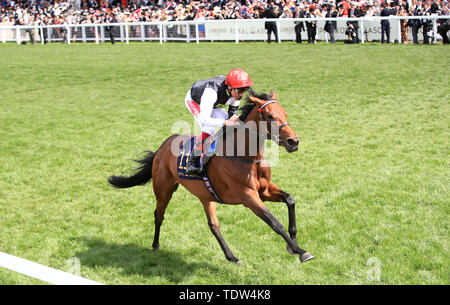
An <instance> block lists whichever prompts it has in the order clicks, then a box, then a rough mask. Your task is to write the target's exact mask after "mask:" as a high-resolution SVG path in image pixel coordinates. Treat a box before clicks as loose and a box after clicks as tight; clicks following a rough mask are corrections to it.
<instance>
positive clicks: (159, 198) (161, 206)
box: [152, 179, 178, 250]
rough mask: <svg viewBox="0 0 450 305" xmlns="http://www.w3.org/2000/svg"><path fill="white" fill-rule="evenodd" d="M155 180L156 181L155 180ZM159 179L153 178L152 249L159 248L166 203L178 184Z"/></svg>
mask: <svg viewBox="0 0 450 305" xmlns="http://www.w3.org/2000/svg"><path fill="white" fill-rule="evenodd" d="M155 180H157V181H155ZM158 180H160V179H154V180H153V191H154V193H155V196H156V209H155V236H154V238H153V245H152V247H153V249H154V250H158V249H159V233H160V229H161V225H162V223H163V220H164V213H165V212H166V208H167V205H168V204H169V202H170V199H171V198H172V194H173V193H174V192H175V191H176V190H177V188H178V184H173V183H170V182H171V181H166V182H165V183H164V181H161V183H158Z"/></svg>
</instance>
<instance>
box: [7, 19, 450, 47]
mask: <svg viewBox="0 0 450 305" xmlns="http://www.w3.org/2000/svg"><path fill="white" fill-rule="evenodd" d="M405 19H430V20H431V21H432V24H433V26H432V29H431V30H432V34H431V35H430V37H432V38H433V40H434V42H435V43H436V42H437V20H439V19H450V16H436V15H432V16H426V17H424V16H408V17H400V16H390V17H363V18H312V19H311V18H301V19H297V18H288V19H236V20H197V21H171V22H138V23H113V24H71V25H64V26H61V25H49V26H12V25H3V24H0V41H1V42H3V43H5V42H8V41H15V42H17V44H20V43H22V42H23V41H29V40H30V35H33V36H34V39H36V41H39V42H40V43H42V44H44V43H45V41H44V37H46V39H47V42H57V41H59V42H62V41H63V39H64V36H65V37H66V42H67V43H68V44H70V43H73V42H89V41H91V42H95V43H96V44H99V43H100V42H110V38H109V31H108V30H107V29H108V27H109V26H111V27H112V28H114V29H115V30H114V33H115V37H116V41H121V42H125V43H127V44H128V43H129V42H130V41H142V42H145V41H159V43H161V44H162V43H164V42H167V41H185V42H194V41H195V42H196V43H199V42H200V41H235V42H236V43H239V42H240V41H265V40H266V39H267V34H266V30H265V28H264V23H265V22H267V21H274V22H276V23H277V31H278V42H281V41H283V40H285V41H289V40H290V41H292V40H295V32H294V22H297V21H303V22H304V21H317V22H318V24H317V35H316V39H317V40H322V41H325V42H328V40H329V34H328V33H326V32H325V31H324V30H323V28H324V25H325V21H336V22H337V31H336V33H335V37H336V40H345V39H348V37H347V35H345V30H346V28H347V25H346V23H347V22H348V21H357V22H358V25H359V29H358V34H359V39H360V41H361V42H362V43H364V42H366V41H367V40H369V41H372V40H374V41H377V40H380V37H381V30H380V28H381V24H380V22H381V20H389V21H390V22H391V25H390V27H391V35H390V37H391V42H392V41H393V40H397V41H401V30H400V20H405ZM305 27H306V25H305ZM408 29H409V30H408V38H409V40H410V41H411V40H412V34H411V30H410V28H408ZM422 30H423V29H422V28H421V30H420V34H419V38H420V39H422V38H423V34H422ZM306 37H307V35H306V32H302V38H303V40H306Z"/></svg>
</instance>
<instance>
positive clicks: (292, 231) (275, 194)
mask: <svg viewBox="0 0 450 305" xmlns="http://www.w3.org/2000/svg"><path fill="white" fill-rule="evenodd" d="M260 197H261V199H262V200H263V201H272V202H284V203H286V205H287V208H288V215H289V228H288V231H289V236H290V237H291V239H292V240H293V241H294V242H295V243H297V225H296V220H295V200H294V197H292V196H291V195H290V194H288V193H286V192H284V191H282V190H281V189H280V188H279V187H278V186H276V185H275V184H273V183H270V184H269V188H268V189H267V190H266V191H265V192H264V193H262V194H261V196H260ZM286 250H287V251H288V252H289V253H291V254H295V252H294V251H293V250H292V248H291V247H290V246H289V244H288V246H287V248H286Z"/></svg>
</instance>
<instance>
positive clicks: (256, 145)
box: [218, 107, 265, 161]
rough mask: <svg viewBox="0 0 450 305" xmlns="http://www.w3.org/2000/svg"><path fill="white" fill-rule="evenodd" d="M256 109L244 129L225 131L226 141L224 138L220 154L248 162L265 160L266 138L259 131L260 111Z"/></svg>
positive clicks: (228, 129)
mask: <svg viewBox="0 0 450 305" xmlns="http://www.w3.org/2000/svg"><path fill="white" fill-rule="evenodd" d="M257 109H258V108H257V107H255V108H254V109H253V110H252V111H251V112H250V113H249V115H248V116H247V118H246V120H245V121H244V127H242V126H240V127H236V128H232V129H231V128H227V129H226V131H225V134H226V136H225V141H224V142H223V139H224V138H223V137H220V138H219V139H222V142H221V145H219V147H221V148H219V150H218V152H219V153H222V154H223V155H225V156H232V157H238V158H243V159H245V160H248V161H255V160H258V159H261V158H264V141H265V137H263V134H262V133H260V131H259V126H258V125H259V124H258V121H259V119H258V111H257Z"/></svg>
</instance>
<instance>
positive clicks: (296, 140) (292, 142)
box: [287, 139, 299, 146]
mask: <svg viewBox="0 0 450 305" xmlns="http://www.w3.org/2000/svg"><path fill="white" fill-rule="evenodd" d="M298 142H299V141H298V139H288V140H287V143H288V145H289V146H296V145H298Z"/></svg>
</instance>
